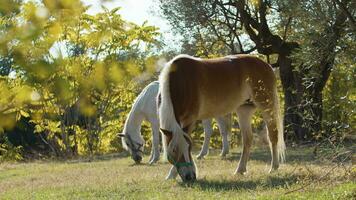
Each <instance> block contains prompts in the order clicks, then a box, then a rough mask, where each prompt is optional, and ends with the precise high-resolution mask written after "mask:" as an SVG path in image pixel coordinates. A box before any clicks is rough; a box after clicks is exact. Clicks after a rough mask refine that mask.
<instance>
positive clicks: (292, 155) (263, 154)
mask: <svg viewBox="0 0 356 200" xmlns="http://www.w3.org/2000/svg"><path fill="white" fill-rule="evenodd" d="M240 156H241V152H239V153H230V156H228V157H227V158H226V160H230V161H235V160H239V159H240ZM250 160H257V161H263V162H270V161H271V153H270V151H269V149H267V148H266V149H253V150H251V154H250ZM314 160H315V157H314V155H313V152H312V149H311V148H299V149H298V148H289V149H287V151H286V161H287V162H309V161H314Z"/></svg>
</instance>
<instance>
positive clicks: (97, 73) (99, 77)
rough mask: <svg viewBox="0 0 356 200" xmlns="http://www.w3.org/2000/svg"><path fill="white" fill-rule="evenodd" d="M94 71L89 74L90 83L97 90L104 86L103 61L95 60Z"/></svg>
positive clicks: (104, 70)
mask: <svg viewBox="0 0 356 200" xmlns="http://www.w3.org/2000/svg"><path fill="white" fill-rule="evenodd" d="M93 67H94V72H93V73H92V75H91V77H90V78H91V81H92V85H93V86H94V87H96V88H98V89H99V90H104V89H105V87H106V84H105V80H106V69H105V66H104V63H102V62H97V63H95V64H94V66H93Z"/></svg>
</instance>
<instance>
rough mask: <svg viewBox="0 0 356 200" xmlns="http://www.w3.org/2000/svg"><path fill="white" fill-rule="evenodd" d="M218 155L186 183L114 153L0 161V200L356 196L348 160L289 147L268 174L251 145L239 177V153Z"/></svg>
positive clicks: (263, 157) (265, 157) (161, 167)
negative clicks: (335, 160) (283, 160)
mask: <svg viewBox="0 0 356 200" xmlns="http://www.w3.org/2000/svg"><path fill="white" fill-rule="evenodd" d="M237 151H238V150H234V151H233V152H237ZM238 152H240V151H238ZM217 154H218V152H211V154H210V155H209V156H208V157H206V159H204V160H199V161H197V165H198V169H199V175H198V180H197V181H196V182H194V183H190V184H187V183H183V182H182V181H181V180H180V179H177V180H169V181H165V180H164V178H165V176H166V175H167V173H168V170H169V168H170V165H169V164H166V163H162V162H159V163H158V164H155V165H152V166H151V165H147V164H141V165H133V161H132V160H131V159H130V158H129V157H126V156H118V155H115V156H102V157H97V158H95V159H92V160H89V159H80V160H70V161H35V162H29V163H2V164H0V199H187V200H188V199H322V200H324V199H356V181H355V173H356V171H355V168H353V169H351V168H352V167H353V166H352V165H351V163H348V162H346V163H344V165H343V166H338V167H335V166H336V163H331V162H327V161H322V162H321V161H315V159H314V158H313V156H312V151H311V149H310V148H295V149H288V156H287V159H288V160H287V161H288V162H287V163H286V164H284V165H282V166H281V168H280V170H279V172H277V173H273V174H268V169H269V159H270V155H269V152H268V150H267V149H264V150H260V149H255V150H253V152H252V155H251V159H250V161H249V163H248V173H247V174H246V175H243V176H242V175H233V172H234V171H235V169H236V166H237V163H238V158H239V156H240V154H239V153H232V154H230V155H229V156H228V157H227V158H226V159H221V158H220V157H219V156H218V155H217ZM147 159H148V156H147V157H146V160H145V161H147Z"/></svg>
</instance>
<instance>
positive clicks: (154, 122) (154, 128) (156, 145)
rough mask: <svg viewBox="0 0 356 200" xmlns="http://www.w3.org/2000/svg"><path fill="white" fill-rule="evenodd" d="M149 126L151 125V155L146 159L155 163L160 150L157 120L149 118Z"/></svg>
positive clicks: (150, 162)
mask: <svg viewBox="0 0 356 200" xmlns="http://www.w3.org/2000/svg"><path fill="white" fill-rule="evenodd" d="M149 121H150V122H151V127H152V151H151V156H150V159H149V161H148V163H149V164H153V163H156V162H157V161H158V160H159V156H160V152H159V134H160V133H159V122H158V120H157V119H156V120H155V119H150V120H149Z"/></svg>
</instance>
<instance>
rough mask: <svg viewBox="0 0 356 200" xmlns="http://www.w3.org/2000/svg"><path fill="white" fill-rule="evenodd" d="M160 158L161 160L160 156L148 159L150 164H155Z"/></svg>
mask: <svg viewBox="0 0 356 200" xmlns="http://www.w3.org/2000/svg"><path fill="white" fill-rule="evenodd" d="M158 160H159V158H153V159H150V161H148V164H150V165H153V164H155V163H156V162H157V161H158Z"/></svg>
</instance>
